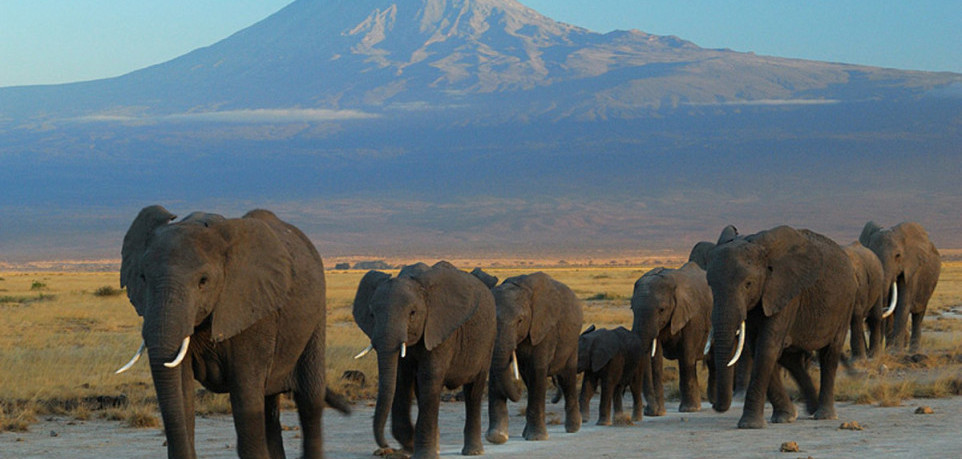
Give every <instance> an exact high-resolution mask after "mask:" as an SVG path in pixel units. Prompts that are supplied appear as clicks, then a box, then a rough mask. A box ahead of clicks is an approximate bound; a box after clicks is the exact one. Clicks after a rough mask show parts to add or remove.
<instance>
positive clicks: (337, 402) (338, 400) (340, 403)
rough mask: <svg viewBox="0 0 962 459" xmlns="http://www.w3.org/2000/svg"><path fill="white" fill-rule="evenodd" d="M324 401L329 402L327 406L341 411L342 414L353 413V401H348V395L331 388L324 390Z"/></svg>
mask: <svg viewBox="0 0 962 459" xmlns="http://www.w3.org/2000/svg"><path fill="white" fill-rule="evenodd" d="M324 402H325V403H327V406H329V407H331V408H334V409H335V410H337V411H340V412H341V414H351V402H348V401H347V398H346V397H344V396H343V395H341V394H339V393H337V392H334V391H333V390H331V389H330V388H328V389H327V390H326V391H325V392H324Z"/></svg>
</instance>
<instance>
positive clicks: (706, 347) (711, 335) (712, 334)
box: [705, 328, 715, 355]
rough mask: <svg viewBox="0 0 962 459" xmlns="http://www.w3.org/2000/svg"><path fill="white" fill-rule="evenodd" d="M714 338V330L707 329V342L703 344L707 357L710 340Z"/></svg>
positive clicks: (709, 349)
mask: <svg viewBox="0 0 962 459" xmlns="http://www.w3.org/2000/svg"><path fill="white" fill-rule="evenodd" d="M714 337H715V329H714V328H709V329H708V342H706V343H705V355H708V353H709V352H710V351H711V340H712V338H714Z"/></svg>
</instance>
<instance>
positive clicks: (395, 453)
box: [372, 447, 411, 457]
mask: <svg viewBox="0 0 962 459" xmlns="http://www.w3.org/2000/svg"><path fill="white" fill-rule="evenodd" d="M372 455H374V456H379V457H410V456H411V453H410V451H401V450H396V449H394V448H388V447H384V448H378V449H376V450H374V453H372Z"/></svg>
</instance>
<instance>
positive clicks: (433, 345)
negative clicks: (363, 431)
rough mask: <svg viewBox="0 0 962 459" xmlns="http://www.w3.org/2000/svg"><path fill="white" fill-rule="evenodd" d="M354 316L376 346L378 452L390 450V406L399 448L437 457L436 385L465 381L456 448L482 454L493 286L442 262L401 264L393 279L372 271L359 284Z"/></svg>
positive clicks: (492, 335) (491, 344)
mask: <svg viewBox="0 0 962 459" xmlns="http://www.w3.org/2000/svg"><path fill="white" fill-rule="evenodd" d="M353 315H354V320H355V322H357V325H358V327H360V328H361V330H362V331H364V333H365V334H366V335H367V336H368V337H369V338H370V339H371V348H373V349H374V350H375V351H377V359H378V363H377V365H378V393H377V402H376V405H375V409H374V423H373V427H374V437H375V440H376V441H377V444H378V446H379V447H380V448H381V450H380V451H387V450H388V444H387V442H386V441H385V439H384V425H385V423H386V421H387V415H388V411H389V410H390V413H391V433H392V435H393V436H394V438H395V439H396V440H397V441H398V442H400V443H401V445H402V447H403V448H404V450H405V451H407V452H412V453H413V457H416V458H424V457H437V456H438V434H439V431H438V409H439V404H440V402H441V390H442V388H443V387H447V388H448V389H454V388H457V387H460V386H464V396H465V400H464V402H465V409H466V413H467V416H466V420H465V427H464V448H463V449H462V451H461V453H462V454H463V455H479V454H482V453H483V452H484V447H483V445H482V443H481V401H482V398H483V395H484V389H485V383H486V382H487V376H488V370H489V368H490V366H491V354H492V352H493V350H494V341H495V336H496V334H497V322H496V310H495V304H494V296H493V295H492V294H491V291H490V290H489V289H488V288H487V287H486V286H485V285H484V284H483V283H481V281H479V280H478V279H477V278H475V277H474V276H472V275H470V274H468V273H466V272H464V271H461V270H458V269H457V268H455V267H453V266H452V265H451V264H450V263H447V262H439V263H437V264H435V265H434V266H432V267H430V268H426V265H415V266H413V267H406V268H405V269H403V270H402V271H401V273H400V274H399V275H398V276H397V277H394V278H392V277H391V276H390V275H388V274H386V273H383V272H380V271H369V272H368V273H367V274H365V275H364V277H363V278H362V279H361V282H360V284H359V285H358V288H357V294H356V296H355V298H354V306H353ZM371 348H369V349H371ZM415 392H416V394H415ZM412 395H416V397H417V404H418V416H417V424H416V426H412V424H411V402H412V400H411V396H412ZM389 407H390V408H389Z"/></svg>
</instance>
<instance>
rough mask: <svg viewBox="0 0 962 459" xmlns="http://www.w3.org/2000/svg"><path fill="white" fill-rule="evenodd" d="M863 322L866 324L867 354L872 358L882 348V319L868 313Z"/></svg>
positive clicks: (883, 332) (883, 333)
mask: <svg viewBox="0 0 962 459" xmlns="http://www.w3.org/2000/svg"><path fill="white" fill-rule="evenodd" d="M865 323H866V325H867V326H868V335H869V338H868V340H869V341H868V356H869V358H874V357H875V356H877V355H878V352H879V351H880V350H881V349H882V337H883V336H884V335H885V331H884V330H882V320H881V318H879V317H874V316H872V315H869V316H868V317H866V318H865Z"/></svg>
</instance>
